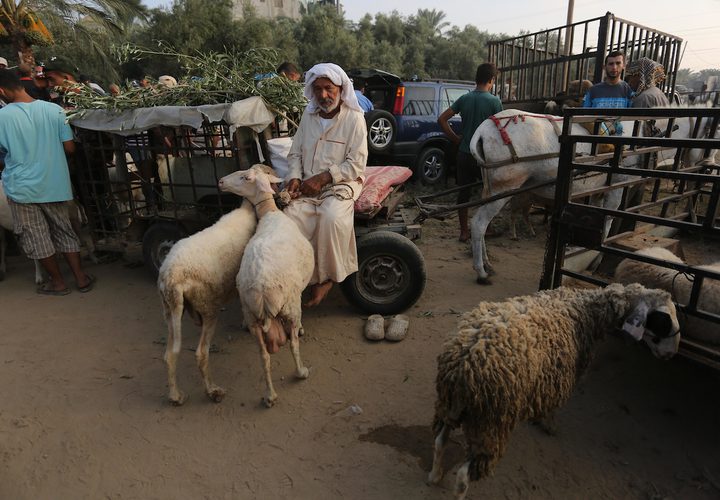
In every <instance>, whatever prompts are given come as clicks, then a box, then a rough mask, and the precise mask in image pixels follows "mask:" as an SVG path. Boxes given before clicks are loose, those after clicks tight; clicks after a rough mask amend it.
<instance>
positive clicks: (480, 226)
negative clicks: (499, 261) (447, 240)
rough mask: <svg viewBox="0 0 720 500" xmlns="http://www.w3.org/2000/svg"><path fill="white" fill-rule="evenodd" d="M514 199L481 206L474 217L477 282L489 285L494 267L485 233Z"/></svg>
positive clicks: (474, 264)
mask: <svg viewBox="0 0 720 500" xmlns="http://www.w3.org/2000/svg"><path fill="white" fill-rule="evenodd" d="M511 198H512V197H511V196H509V197H507V198H502V199H500V200H496V201H493V202H492V203H488V204H487V205H484V206H481V207H480V208H478V209H477V211H476V212H475V215H473V218H472V221H471V223H470V225H471V227H472V230H471V234H472V250H473V269H475V272H477V282H478V283H480V284H489V283H490V281H489V279H488V277H489V273H490V272H492V266H491V265H490V261H489V259H488V256H487V244H486V243H485V232H486V231H487V228H488V226H489V225H490V221H492V220H493V218H494V217H495V216H496V215H497V214H498V213H499V212H500V210H502V208H503V207H504V206H505V205H506V204H507V202H509V201H510V199H511Z"/></svg>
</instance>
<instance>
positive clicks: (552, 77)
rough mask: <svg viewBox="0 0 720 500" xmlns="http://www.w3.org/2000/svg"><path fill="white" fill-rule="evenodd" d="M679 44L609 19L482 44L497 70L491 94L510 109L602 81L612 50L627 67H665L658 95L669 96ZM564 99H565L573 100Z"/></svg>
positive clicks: (612, 17) (657, 33) (678, 40)
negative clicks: (579, 83)
mask: <svg viewBox="0 0 720 500" xmlns="http://www.w3.org/2000/svg"><path fill="white" fill-rule="evenodd" d="M681 46H682V38H679V37H676V36H674V35H670V34H668V33H663V32H661V31H657V30H654V29H652V28H648V27H646V26H642V25H640V24H637V23H633V22H630V21H626V20H624V19H620V18H618V17H615V15H614V14H612V13H610V12H608V13H607V14H605V15H604V16H602V17H597V18H594V19H588V20H586V21H579V22H577V23H573V24H570V25H567V26H560V27H557V28H552V29H547V30H543V31H539V32H536V33H530V34H526V35H521V36H517V37H513V38H507V39H504V40H497V41H492V42H490V43H489V44H488V60H489V61H492V62H494V63H495V64H497V66H498V69H499V70H500V76H499V77H498V85H497V94H498V96H499V97H500V98H501V99H502V101H503V102H509V101H511V94H514V97H513V99H512V101H513V107H519V105H522V104H528V103H537V102H542V101H548V100H551V99H553V98H555V97H556V96H558V95H562V94H567V93H568V90H569V88H570V82H571V81H573V80H590V81H591V82H593V83H597V82H600V81H602V77H603V67H604V61H605V56H607V55H608V54H609V53H610V52H612V51H615V50H620V51H622V52H624V53H625V55H626V59H627V61H632V60H635V59H638V58H640V57H649V58H650V59H653V60H655V61H657V62H659V63H661V64H662V65H663V66H664V67H665V71H666V74H667V78H666V80H665V82H664V83H663V86H662V90H663V91H664V92H665V93H666V94H668V95H671V94H672V92H673V90H674V88H675V77H676V73H677V69H678V67H679V64H680V56H681ZM579 96H580V95H579V93H578V94H577V95H570V96H569V97H579Z"/></svg>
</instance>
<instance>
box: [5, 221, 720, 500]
mask: <svg viewBox="0 0 720 500" xmlns="http://www.w3.org/2000/svg"><path fill="white" fill-rule="evenodd" d="M455 224H456V222H455V221H454V220H450V221H446V222H436V221H428V222H427V223H426V224H425V226H424V237H423V240H422V241H421V242H419V247H420V248H421V250H422V252H423V253H424V255H425V258H426V262H427V267H428V283H427V289H426V291H425V294H424V296H423V297H422V299H421V300H420V302H419V303H418V304H417V305H416V306H415V307H413V308H412V309H411V310H410V311H409V314H410V316H411V325H410V333H409V336H408V338H407V339H406V340H405V341H403V342H401V343H398V344H390V343H386V342H380V343H369V342H368V341H366V340H364V338H363V336H362V329H363V324H364V318H363V316H361V315H360V314H358V313H357V312H355V311H354V310H353V309H352V307H351V306H350V305H348V304H347V303H346V302H345V300H344V298H343V297H342V295H341V294H340V293H339V291H337V290H333V292H332V294H331V296H330V298H329V300H328V301H327V302H326V303H324V304H323V305H322V306H321V307H319V308H317V309H314V310H308V311H307V312H306V314H305V317H304V323H305V328H306V332H307V334H306V336H305V337H304V339H303V343H302V354H303V357H304V359H305V361H306V363H307V364H308V365H309V366H310V370H311V372H310V378H309V379H308V380H305V381H295V380H294V379H293V377H292V372H293V364H292V358H291V355H290V352H289V349H287V348H286V349H283V351H282V352H280V353H279V354H277V355H275V356H274V357H273V376H274V380H275V382H276V389H277V391H278V394H279V397H280V399H279V401H278V404H277V405H276V406H275V407H274V408H272V409H265V408H264V407H262V406H261V405H260V396H261V393H262V389H263V382H262V372H261V367H260V362H259V357H258V354H257V348H256V346H255V343H254V341H253V340H252V339H251V338H250V336H249V334H247V333H246V332H244V331H241V330H240V326H239V325H240V322H241V317H240V311H239V306H238V304H230V305H228V307H227V309H226V311H225V312H224V313H223V314H222V317H221V321H220V325H219V328H218V335H217V337H216V339H215V344H216V347H217V352H216V353H214V354H212V355H211V361H210V362H211V369H212V371H213V374H214V378H215V381H216V382H217V383H218V384H220V385H221V386H223V387H224V388H225V389H227V391H228V395H227V397H226V399H225V400H224V401H223V402H222V403H221V404H214V403H212V402H210V401H209V400H208V399H207V398H206V397H205V395H204V393H203V390H202V385H201V381H200V378H199V374H198V373H197V370H196V368H195V365H194V356H193V352H191V351H192V349H193V348H194V346H195V345H196V342H197V339H198V330H197V329H196V328H195V327H194V326H193V325H191V324H190V322H186V323H185V327H186V328H185V330H184V332H185V337H184V340H185V343H184V350H183V353H182V356H181V359H180V363H179V382H180V386H181V388H182V389H183V390H184V391H186V392H187V393H188V394H189V396H190V399H189V401H188V402H187V403H186V404H185V406H183V407H180V408H175V407H171V406H169V405H168V404H167V403H166V400H165V392H166V384H165V382H166V375H165V368H164V364H163V361H162V353H163V350H164V346H163V343H164V338H165V326H164V323H163V320H162V317H161V313H160V304H159V301H158V298H157V296H156V293H155V285H154V283H153V281H152V280H151V279H150V278H149V277H148V276H147V274H146V273H145V271H144V269H143V268H141V267H136V266H132V265H131V264H130V263H127V262H123V261H117V262H114V263H111V264H104V265H95V266H92V265H89V266H88V268H89V269H90V270H91V272H93V273H95V274H96V275H97V276H98V278H99V281H98V284H97V288H96V289H95V290H94V291H93V292H92V293H88V294H80V293H78V292H77V291H76V292H74V293H72V294H70V295H69V296H66V297H46V296H40V295H37V294H36V293H35V291H34V289H35V287H34V285H33V283H32V275H33V273H32V266H31V264H30V262H28V261H26V260H25V259H23V258H21V257H18V256H15V257H10V259H9V268H8V277H7V279H6V281H4V282H2V283H0V304H1V305H0V307H1V309H2V333H1V334H0V398H1V402H0V498H2V499H82V498H89V499H100V498H107V499H129V498H137V499H154V498H163V499H176V498H192V499H199V498H209V499H237V498H263V499H266V498H308V499H314V498H353V499H398V498H401V499H405V498H407V499H425V498H427V499H436V498H437V499H440V498H451V497H452V493H451V490H450V488H451V486H452V484H453V482H454V472H453V471H451V472H449V473H448V474H447V475H446V478H445V480H444V481H443V484H442V485H441V486H440V487H430V486H427V485H426V484H425V483H424V479H425V477H426V475H427V472H428V470H429V468H430V461H431V445H432V436H431V434H430V430H429V424H430V422H431V419H432V412H433V403H434V399H435V393H434V377H435V357H436V355H437V353H438V351H439V349H440V346H441V344H442V341H443V339H444V337H445V336H446V334H447V333H448V332H449V331H450V330H451V329H452V328H453V327H454V325H455V322H456V319H457V316H458V313H459V312H461V311H465V310H467V309H469V308H471V307H473V306H474V305H475V304H476V303H478V302H479V301H482V300H493V299H501V298H503V297H507V296H511V295H517V294H523V293H530V292H533V291H535V290H536V289H537V283H538V279H539V275H540V267H541V261H542V253H543V246H544V242H545V236H544V233H541V234H540V235H539V236H538V237H537V238H535V239H531V238H527V236H525V237H523V239H521V241H518V242H512V241H510V240H508V239H507V237H501V238H493V239H490V240H489V245H490V252H491V257H493V258H494V262H495V264H496V268H497V271H498V277H497V278H496V279H495V284H494V285H492V286H485V287H481V286H479V285H476V284H475V282H474V279H473V272H472V268H471V262H470V253H469V247H468V246H467V245H463V244H461V243H458V242H457V241H456V239H455V237H456V230H455ZM537 225H538V226H539V225H540V223H539V221H538V222H537ZM186 349H187V350H186ZM718 395H720V377H718V374H717V373H714V372H711V371H709V370H707V369H704V368H702V367H699V366H696V365H693V364H690V363H688V362H686V361H683V360H681V359H674V360H671V361H669V362H661V361H658V360H656V359H654V358H652V356H651V355H650V354H649V353H648V352H647V351H646V350H645V349H644V348H642V347H640V346H637V345H626V344H624V343H623V342H622V341H620V340H618V339H615V338H610V339H608V340H607V341H606V343H604V344H603V345H602V347H601V348H600V350H599V352H598V356H597V358H596V360H595V362H594V363H593V365H592V366H591V369H590V371H589V373H588V375H587V377H586V378H585V380H584V381H583V382H582V383H581V384H580V386H579V387H578V388H577V390H576V392H575V395H574V396H573V398H572V399H571V400H570V402H569V403H568V404H567V405H566V406H565V407H564V408H563V409H562V410H561V411H560V412H559V414H558V415H557V426H558V433H557V435H555V436H548V435H546V434H545V433H543V432H542V431H540V430H539V429H537V428H536V427H534V426H532V425H529V424H523V425H520V426H519V427H518V428H517V429H516V431H515V432H514V434H513V437H512V440H511V442H510V445H509V448H508V451H507V453H506V455H505V457H504V458H503V459H502V460H501V461H500V463H499V465H498V467H497V468H496V470H495V473H494V475H493V476H492V477H490V478H487V479H485V480H483V481H481V482H478V483H473V484H472V485H471V489H470V494H469V498H493V499H495V498H509V499H521V498H583V499H584V498H608V499H624V498H629V499H658V500H659V499H665V498H674V499H711V498H715V499H716V498H720V428H719V427H718V423H720V405H718ZM353 406H354V411H353V408H352V407H353ZM459 443H460V441H459V439H458V438H457V437H456V438H455V442H454V444H452V445H451V449H450V450H449V452H448V456H447V457H446V458H447V462H448V463H451V462H452V463H455V462H458V461H460V460H461V458H462V448H461V446H460V444H459Z"/></svg>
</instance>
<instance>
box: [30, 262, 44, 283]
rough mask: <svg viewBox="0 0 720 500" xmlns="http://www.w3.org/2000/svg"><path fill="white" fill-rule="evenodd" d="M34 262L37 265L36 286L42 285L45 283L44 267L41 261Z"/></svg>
mask: <svg viewBox="0 0 720 500" xmlns="http://www.w3.org/2000/svg"><path fill="white" fill-rule="evenodd" d="M33 262H34V263H35V284H36V285H42V284H43V283H44V282H45V276H44V274H43V270H42V266H41V265H40V261H39V260H37V259H33Z"/></svg>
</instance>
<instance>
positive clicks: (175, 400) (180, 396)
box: [168, 391, 188, 406]
mask: <svg viewBox="0 0 720 500" xmlns="http://www.w3.org/2000/svg"><path fill="white" fill-rule="evenodd" d="M168 399H169V401H170V404H171V405H173V406H182V405H184V404H185V401H187V399H188V397H187V395H185V394H184V393H182V392H179V391H178V393H177V395H174V396H170V397H169V398H168Z"/></svg>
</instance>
